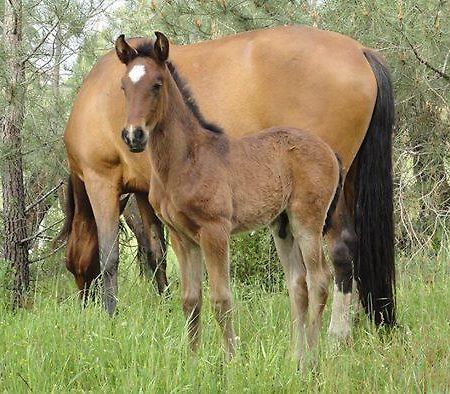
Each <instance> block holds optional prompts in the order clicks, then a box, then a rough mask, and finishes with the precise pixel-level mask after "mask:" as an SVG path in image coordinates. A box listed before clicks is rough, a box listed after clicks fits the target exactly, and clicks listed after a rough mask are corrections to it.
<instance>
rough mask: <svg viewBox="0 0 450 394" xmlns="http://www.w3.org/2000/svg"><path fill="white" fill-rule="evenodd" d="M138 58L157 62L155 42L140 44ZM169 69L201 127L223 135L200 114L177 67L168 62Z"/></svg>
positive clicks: (219, 129) (217, 127)
mask: <svg viewBox="0 0 450 394" xmlns="http://www.w3.org/2000/svg"><path fill="white" fill-rule="evenodd" d="M135 49H136V52H137V55H136V56H137V57H150V58H151V59H153V60H156V55H155V51H154V49H153V42H152V41H145V42H143V43H140V44H139V45H138V46H137V47H136V48H135ZM167 68H168V69H169V72H170V74H171V75H172V78H173V79H174V81H175V83H176V85H177V87H178V89H179V90H180V92H181V95H182V96H183V100H184V103H185V104H186V105H187V107H188V108H189V110H190V111H191V112H192V114H193V115H194V116H195V117H196V118H197V120H198V121H199V123H200V125H201V126H202V127H203V128H204V129H206V130H208V131H211V132H212V133H216V134H222V133H223V130H222V128H221V127H219V126H217V125H216V124H214V123H211V122H208V121H207V120H206V119H205V118H204V117H203V115H202V113H201V112H200V109H199V107H198V105H197V102H196V101H195V98H194V96H193V94H192V92H191V90H190V89H189V86H188V85H187V83H186V81H184V80H183V78H182V77H181V76H180V74H179V73H178V71H177V69H176V68H175V65H174V64H173V63H172V62H170V61H168V62H167Z"/></svg>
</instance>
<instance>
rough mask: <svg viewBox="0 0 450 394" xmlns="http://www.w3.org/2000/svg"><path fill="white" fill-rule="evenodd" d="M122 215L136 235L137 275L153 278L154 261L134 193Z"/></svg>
mask: <svg viewBox="0 0 450 394" xmlns="http://www.w3.org/2000/svg"><path fill="white" fill-rule="evenodd" d="M123 217H124V219H125V222H126V223H127V225H128V227H129V228H130V230H131V231H132V233H133V234H134V236H135V237H136V241H137V244H138V252H137V262H138V265H139V275H145V276H146V277H147V278H148V279H153V275H154V272H155V269H156V262H155V259H154V258H153V256H152V255H151V253H152V251H151V249H150V242H149V240H148V239H147V237H146V235H145V232H144V223H142V219H141V214H140V212H139V209H138V206H137V202H136V198H135V197H134V195H133V197H132V198H131V199H130V201H129V202H128V204H127V206H126V207H125V209H124V211H123Z"/></svg>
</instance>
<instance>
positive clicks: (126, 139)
mask: <svg viewBox="0 0 450 394" xmlns="http://www.w3.org/2000/svg"><path fill="white" fill-rule="evenodd" d="M122 139H123V141H124V142H125V143H126V144H127V145H129V144H130V139H129V138H128V132H127V129H122Z"/></svg>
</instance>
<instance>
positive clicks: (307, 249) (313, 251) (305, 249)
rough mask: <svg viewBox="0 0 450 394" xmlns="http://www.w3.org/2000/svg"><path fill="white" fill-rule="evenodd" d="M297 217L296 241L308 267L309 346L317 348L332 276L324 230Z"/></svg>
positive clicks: (294, 228)
mask: <svg viewBox="0 0 450 394" xmlns="http://www.w3.org/2000/svg"><path fill="white" fill-rule="evenodd" d="M297 218H300V216H296V218H294V219H293V220H292V221H293V223H292V229H293V234H294V238H295V240H296V241H297V242H298V244H299V246H300V250H301V253H302V255H303V261H304V263H305V267H306V283H307V286H308V301H309V303H308V345H309V348H310V349H314V348H315V347H316V346H317V342H318V339H319V334H320V326H321V323H322V314H323V309H324V307H325V304H326V302H327V297H328V285H329V283H330V279H331V274H330V271H329V269H328V266H327V264H326V262H325V261H324V257H323V252H322V245H321V241H322V228H321V226H320V225H315V226H314V225H309V226H303V225H302V224H301V222H300V220H299V219H297Z"/></svg>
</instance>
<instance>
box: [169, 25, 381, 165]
mask: <svg viewBox="0 0 450 394" xmlns="http://www.w3.org/2000/svg"><path fill="white" fill-rule="evenodd" d="M363 49H364V48H363V47H362V46H361V44H359V43H358V42H357V41H355V40H353V39H351V38H349V37H346V36H343V35H340V34H338V33H333V32H328V31H323V30H318V29H314V28H309V27H305V26H289V27H280V28H275V29H265V30H258V31H254V32H247V33H243V34H239V35H236V36H232V37H226V38H223V39H220V40H214V41H206V42H202V43H199V44H196V45H192V46H186V47H177V48H176V50H174V51H173V54H172V55H173V60H174V62H175V64H176V65H177V66H178V67H179V69H180V73H181V75H183V76H184V77H185V78H186V79H187V81H188V82H189V84H190V86H191V87H192V90H193V93H194V97H195V98H196V100H197V101H198V104H199V107H200V108H201V110H202V112H203V114H204V115H205V117H206V118H207V119H209V120H211V121H214V122H216V123H218V124H219V125H222V126H223V127H224V129H225V130H227V132H228V133H229V134H231V135H234V136H242V135H245V134H248V133H254V132H257V131H258V130H261V129H265V128H268V127H272V126H276V125H291V126H295V127H301V128H306V129H308V130H311V132H313V133H315V134H317V135H319V136H320V137H321V138H323V139H324V140H325V141H326V142H327V143H328V144H329V145H331V146H332V147H333V149H334V150H336V151H337V152H339V154H340V155H341V156H342V157H343V160H344V164H345V165H349V164H350V163H351V161H352V160H353V158H354V156H355V154H356V152H357V151H358V149H359V146H360V144H361V142H362V139H363V138H364V135H365V132H366V130H367V127H368V124H369V122H370V119H371V115H372V111H373V106H374V103H375V99H376V81H375V78H374V75H373V73H372V70H371V68H370V66H369V64H368V63H367V60H366V59H365V57H364V53H363ZM197 59H198V60H197Z"/></svg>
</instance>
